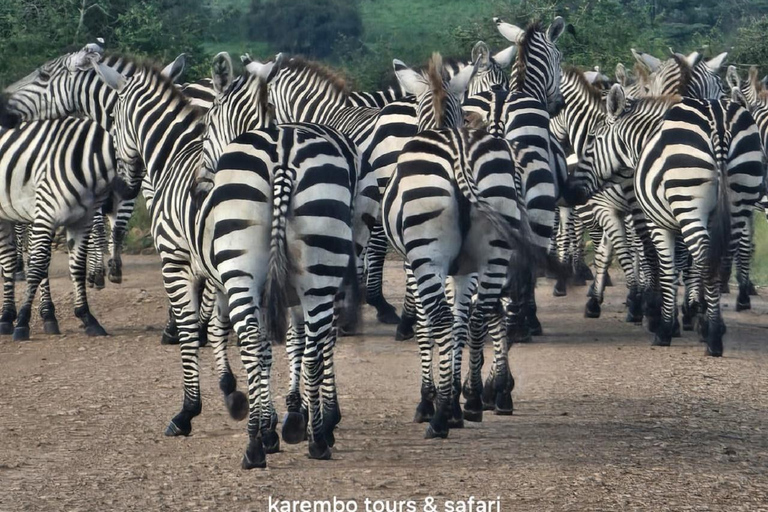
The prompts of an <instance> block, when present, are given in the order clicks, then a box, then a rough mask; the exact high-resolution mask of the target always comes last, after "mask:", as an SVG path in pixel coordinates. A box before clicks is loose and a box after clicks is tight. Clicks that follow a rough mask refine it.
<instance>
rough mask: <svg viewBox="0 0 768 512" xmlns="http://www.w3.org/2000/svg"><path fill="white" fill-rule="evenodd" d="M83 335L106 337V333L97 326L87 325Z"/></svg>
mask: <svg viewBox="0 0 768 512" xmlns="http://www.w3.org/2000/svg"><path fill="white" fill-rule="evenodd" d="M85 334H86V335H88V336H107V331H105V330H104V328H103V327H102V326H100V325H99V324H88V326H87V327H86V328H85Z"/></svg>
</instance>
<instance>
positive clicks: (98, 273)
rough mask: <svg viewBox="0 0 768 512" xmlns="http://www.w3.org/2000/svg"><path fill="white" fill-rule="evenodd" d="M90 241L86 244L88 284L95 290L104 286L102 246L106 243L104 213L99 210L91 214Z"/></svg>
mask: <svg viewBox="0 0 768 512" xmlns="http://www.w3.org/2000/svg"><path fill="white" fill-rule="evenodd" d="M90 237H91V238H90V243H89V244H88V286H89V287H90V288H93V287H94V286H95V287H96V289H97V290H101V289H102V288H104V253H103V251H104V248H105V246H106V245H107V233H106V231H105V227H104V215H103V214H102V213H101V211H98V212H96V214H95V215H94V216H93V226H92V227H91V233H90Z"/></svg>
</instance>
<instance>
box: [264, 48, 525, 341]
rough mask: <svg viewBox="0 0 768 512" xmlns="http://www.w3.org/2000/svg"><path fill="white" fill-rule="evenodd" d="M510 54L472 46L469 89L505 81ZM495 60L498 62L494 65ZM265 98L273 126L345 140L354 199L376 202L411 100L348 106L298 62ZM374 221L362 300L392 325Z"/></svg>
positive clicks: (342, 90)
mask: <svg viewBox="0 0 768 512" xmlns="http://www.w3.org/2000/svg"><path fill="white" fill-rule="evenodd" d="M511 53H512V52H509V51H503V52H500V53H499V54H496V55H494V56H492V57H491V56H490V53H489V50H488V48H487V46H486V45H485V44H484V43H482V44H478V45H476V46H475V48H474V50H473V57H474V58H475V59H476V60H477V61H478V68H479V76H478V77H477V78H476V79H474V80H473V81H472V87H478V88H480V87H490V86H491V85H490V84H491V83H492V82H493V81H501V80H503V81H504V82H506V77H505V76H504V74H503V73H501V72H500V71H499V70H500V67H501V65H502V64H505V63H506V60H505V59H510V58H511V57H510V55H511ZM497 58H498V59H499V61H500V62H501V64H500V63H499V62H497V61H496V59H497ZM451 69H452V70H453V71H451V72H453V73H458V74H460V73H462V72H463V73H467V72H468V71H472V69H473V68H472V67H467V66H457V67H455V68H451ZM269 94H270V102H271V103H272V104H273V105H274V106H275V114H276V118H277V121H278V123H287V122H295V121H301V122H312V123H319V124H324V125H328V126H331V127H333V128H336V129H338V130H340V131H341V132H342V133H345V134H346V135H348V136H349V137H351V138H352V140H353V141H354V142H355V144H356V145H357V147H358V148H359V150H360V152H361V154H362V158H363V162H364V171H363V176H361V186H364V188H365V190H363V189H361V190H360V191H359V192H358V195H359V196H360V195H362V196H365V197H370V198H372V199H374V200H376V201H378V199H379V198H380V197H381V194H382V193H383V189H384V186H385V185H386V183H387V181H388V179H389V176H391V174H392V172H393V167H394V162H395V159H396V157H397V154H398V153H399V151H400V150H401V149H402V146H403V145H404V144H405V142H406V141H407V139H408V138H409V137H411V136H413V135H415V134H416V131H417V126H416V113H415V104H414V100H413V99H412V98H406V99H403V100H398V101H395V102H392V103H390V104H388V105H387V106H386V107H384V108H383V109H381V110H372V109H370V108H361V107H350V106H349V104H350V100H349V95H348V92H347V91H346V87H345V83H344V81H343V79H342V78H341V77H339V76H338V75H337V74H335V73H333V72H332V71H330V70H328V69H327V68H325V67H324V66H318V65H317V64H315V63H312V62H309V61H305V60H303V59H298V58H293V59H291V60H290V61H289V62H288V63H287V64H286V65H285V66H284V67H283V70H282V71H281V72H280V73H279V74H278V76H277V77H276V79H275V80H274V81H273V82H272V83H271V85H270V92H269ZM367 183H371V184H372V187H371V188H368V187H367V185H366V184H367ZM376 186H377V187H378V192H377V191H376V190H375V187H376ZM378 218H379V214H378V213H376V214H375V215H374V216H373V218H372V219H371V224H370V229H371V238H370V241H369V242H368V244H367V249H366V250H365V253H366V256H367V260H368V279H367V286H366V302H367V303H368V304H370V305H372V306H374V307H375V308H376V310H377V318H378V319H379V321H381V322H384V323H397V322H398V321H399V320H400V318H399V317H398V316H397V314H396V311H395V309H394V308H393V307H392V306H391V305H390V304H389V303H388V302H387V301H386V300H385V299H384V296H383V294H382V286H381V284H382V275H383V263H384V255H385V254H386V249H387V244H386V240H385V238H384V236H383V230H382V229H381V225H380V222H379V221H378ZM406 300H408V299H407V298H406ZM402 326H403V324H402V322H401V324H400V326H399V327H398V333H401V332H403V330H404V329H403V328H402ZM406 326H407V327H406V330H407V329H410V325H407V324H406ZM401 337H402V338H406V337H408V336H407V335H403V336H401Z"/></svg>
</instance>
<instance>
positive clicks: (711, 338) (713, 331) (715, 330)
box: [706, 323, 725, 357]
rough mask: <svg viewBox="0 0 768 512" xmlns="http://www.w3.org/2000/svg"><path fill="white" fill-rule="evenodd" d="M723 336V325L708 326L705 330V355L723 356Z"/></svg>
mask: <svg viewBox="0 0 768 512" xmlns="http://www.w3.org/2000/svg"><path fill="white" fill-rule="evenodd" d="M724 334H725V324H722V323H720V324H714V325H710V326H709V328H708V329H707V334H706V338H707V339H706V342H707V350H706V355H708V356H711V357H722V355H723V335H724Z"/></svg>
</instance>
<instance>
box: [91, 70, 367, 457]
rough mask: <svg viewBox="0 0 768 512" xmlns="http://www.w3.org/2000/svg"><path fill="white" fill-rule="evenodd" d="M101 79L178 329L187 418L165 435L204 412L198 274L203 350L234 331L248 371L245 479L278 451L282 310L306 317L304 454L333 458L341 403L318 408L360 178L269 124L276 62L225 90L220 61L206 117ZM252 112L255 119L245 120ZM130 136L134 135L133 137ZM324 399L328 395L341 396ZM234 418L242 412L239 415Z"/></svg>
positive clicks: (344, 160)
mask: <svg viewBox="0 0 768 512" xmlns="http://www.w3.org/2000/svg"><path fill="white" fill-rule="evenodd" d="M96 69H97V72H98V74H99V76H100V78H101V79H102V80H104V81H106V83H107V84H108V85H109V86H110V87H112V88H114V89H115V90H116V91H118V92H119V93H120V101H119V103H118V104H117V107H116V111H115V123H116V127H117V129H116V133H117V134H118V137H119V138H120V142H119V144H118V147H119V148H123V151H124V152H125V155H124V157H125V158H126V159H131V158H137V157H141V158H142V159H143V160H144V161H145V162H146V164H147V172H148V175H149V177H150V181H151V183H152V190H153V194H154V195H153V200H152V218H153V226H152V230H153V237H154V239H155V241H156V246H157V248H158V251H159V252H160V255H161V258H162V260H163V277H164V282H165V285H166V290H167V292H168V294H169V298H170V299H171V302H172V304H173V307H174V312H175V313H176V317H177V325H178V329H179V334H180V337H181V340H182V343H181V351H182V359H183V366H184V368H185V402H184V406H183V408H182V411H181V412H180V413H179V414H178V415H177V416H176V417H174V419H173V420H172V421H171V423H170V425H169V427H168V429H167V431H166V434H167V435H187V434H189V431H190V430H191V419H192V417H194V416H195V415H197V414H199V411H200V395H199V377H198V375H197V373H198V371H197V349H198V346H197V339H196V338H197V332H198V325H197V318H196V316H197V311H196V310H197V304H196V302H197V291H196V289H195V288H196V287H197V286H199V278H198V277H197V275H196V274H197V272H198V271H202V272H203V274H204V277H205V278H206V279H207V280H208V281H212V282H214V283H215V284H216V285H217V288H218V296H217V304H216V308H217V315H216V316H215V321H216V322H218V323H219V325H218V326H217V327H219V331H220V332H218V333H216V332H215V331H212V332H209V338H211V334H217V335H218V337H217V339H215V340H214V339H211V343H212V344H213V345H214V347H216V346H219V347H220V346H221V345H223V344H224V340H225V337H226V332H227V331H228V324H229V323H230V322H231V324H232V327H233V328H234V330H235V332H236V333H237V336H238V339H239V341H240V346H241V354H242V359H243V365H244V366H245V368H246V371H247V373H248V382H249V386H248V388H249V402H250V417H249V423H248V431H249V436H250V439H249V444H248V447H247V449H246V452H245V455H244V457H243V467H244V468H245V469H250V468H255V467H264V466H265V465H266V453H272V452H274V451H277V450H278V449H279V437H278V436H277V434H276V432H275V427H276V423H277V419H276V414H275V411H274V407H273V405H272V398H271V393H270V368H271V358H272V356H271V347H270V345H271V342H272V341H273V340H276V339H278V338H280V337H282V336H284V335H285V324H286V321H285V315H286V309H287V307H288V306H289V305H290V306H292V305H298V306H300V307H301V309H302V310H303V311H304V318H305V323H304V329H305V331H306V349H305V352H304V357H303V365H304V368H305V375H304V377H305V384H306V394H307V401H308V413H309V421H310V425H311V427H310V444H309V454H310V457H312V458H318V459H326V458H329V457H330V447H329V444H330V443H329V435H328V433H329V432H331V433H332V429H333V428H334V427H335V425H336V423H337V422H338V421H339V420H340V413H339V411H338V405H337V403H336V402H335V396H333V397H330V396H325V394H324V393H323V395H324V396H322V403H321V396H320V394H321V389H320V387H321V384H322V385H324V383H325V379H330V380H333V373H334V370H333V367H332V357H331V356H332V347H333V345H334V338H335V321H336V315H335V302H336V299H337V295H338V293H339V291H340V288H341V285H342V280H343V279H344V277H345V276H346V275H349V272H348V269H354V251H353V240H352V201H353V196H354V191H355V186H356V172H355V170H354V169H352V168H351V166H350V161H349V159H348V156H347V155H345V154H344V153H343V152H342V151H341V150H340V148H339V146H338V145H337V143H336V141H335V140H333V139H331V138H329V137H327V136H321V135H318V133H317V132H316V131H313V130H312V129H311V128H308V129H304V128H302V127H301V126H283V127H274V126H268V125H267V124H266V123H267V120H268V119H269V117H268V113H267V104H266V91H265V88H266V82H268V81H269V80H270V79H271V78H273V77H274V74H275V73H276V71H277V70H278V69H279V61H278V62H277V63H275V65H273V66H266V67H265V68H264V69H263V73H262V74H261V75H259V76H254V75H250V74H249V75H247V76H245V77H241V78H240V79H238V80H233V75H232V68H231V62H230V61H229V59H228V57H227V58H223V57H221V56H219V57H217V60H215V61H214V70H215V72H216V75H215V76H214V84H215V87H216V88H217V90H218V92H219V97H218V98H217V101H216V102H215V103H214V106H213V107H212V109H211V111H209V113H208V114H207V116H205V117H203V116H202V115H201V112H200V110H199V109H197V108H195V107H193V106H191V105H190V104H189V102H188V101H187V100H186V98H184V97H183V96H182V95H181V94H179V93H178V92H177V91H176V89H175V88H174V87H173V85H172V84H170V83H169V82H168V81H167V80H165V79H164V78H163V77H162V75H160V74H159V73H157V72H155V71H153V70H151V69H147V70H146V71H144V72H143V73H139V74H135V75H134V76H133V77H132V78H131V79H125V78H124V77H122V76H121V75H119V74H116V73H115V72H114V71H113V70H111V69H110V68H108V67H106V66H104V65H102V64H97V65H96ZM248 109H255V112H253V113H252V114H251V115H249V113H247V111H248ZM206 122H207V123H208V124H207V125H206ZM243 130H249V131H247V132H245V133H242V135H240V136H238V137H237V138H236V139H234V140H233V141H232V143H231V145H229V146H228V147H227V149H223V148H224V147H225V145H226V140H225V138H222V137H227V138H228V137H231V136H234V135H235V133H237V132H238V131H243ZM137 133H142V136H141V137H139V136H136V135H133V134H137ZM169 134H174V137H168V135H169ZM163 141H168V142H163ZM171 141H172V142H171ZM222 150H223V153H222V154H221V155H219V157H220V158H218V164H217V165H216V169H215V172H214V173H213V177H212V180H213V186H212V188H211V189H210V191H208V193H207V194H205V197H204V198H203V199H202V202H201V204H200V206H199V208H197V207H196V195H195V191H196V190H197V189H196V187H195V184H196V183H198V184H199V180H198V178H199V170H198V169H196V167H197V166H198V165H199V164H202V165H203V167H204V168H206V169H209V170H210V169H211V168H212V166H213V164H214V161H215V160H217V158H216V156H217V153H219V152H221V151H222ZM244 202H245V203H246V204H247V207H246V208H244V207H243V204H244ZM264 219H270V222H267V223H265V222H263V220H264ZM198 269H199V270H198ZM352 280H353V281H354V277H353V278H352ZM262 292H263V293H264V297H265V299H264V300H265V306H266V307H265V311H264V319H265V321H266V323H265V324H264V325H263V326H262V325H260V316H261V304H260V299H261V296H262ZM294 297H297V298H298V302H296V299H295V298H294ZM222 334H223V336H222ZM328 347H330V348H328ZM215 350H216V349H215ZM329 350H330V352H329ZM217 351H220V349H219V350H217ZM193 368H194V370H192V369H193ZM226 370H227V371H226V378H227V380H225V379H223V378H221V377H223V376H221V377H220V383H221V384H232V387H234V385H233V384H234V377H233V376H232V374H231V370H229V368H228V367H227V369H226ZM222 388H223V386H222ZM230 389H232V388H230ZM331 389H332V390H333V392H334V394H335V387H331ZM231 394H232V392H230V393H226V395H227V397H228V398H227V404H228V406H232V405H237V404H233V403H232V400H231V399H230V398H229V396H230V395H231ZM230 411H231V412H235V413H237V414H239V412H240V410H239V406H238V408H234V407H230Z"/></svg>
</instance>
